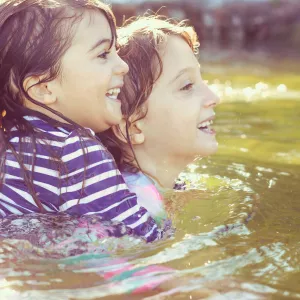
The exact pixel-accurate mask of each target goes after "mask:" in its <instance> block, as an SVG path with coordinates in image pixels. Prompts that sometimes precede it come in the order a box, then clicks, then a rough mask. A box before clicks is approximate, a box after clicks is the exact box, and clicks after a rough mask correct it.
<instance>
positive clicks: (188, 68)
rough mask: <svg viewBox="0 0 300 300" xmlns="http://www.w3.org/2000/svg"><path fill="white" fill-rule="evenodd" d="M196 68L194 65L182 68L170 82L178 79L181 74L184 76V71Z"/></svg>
mask: <svg viewBox="0 0 300 300" xmlns="http://www.w3.org/2000/svg"><path fill="white" fill-rule="evenodd" d="M194 69H195V68H193V67H187V68H183V69H182V70H180V71H179V72H178V73H177V75H176V76H175V78H173V79H172V80H171V81H170V84H171V83H173V82H174V81H176V80H177V79H178V78H179V77H180V76H182V75H183V74H184V73H187V72H190V71H194Z"/></svg>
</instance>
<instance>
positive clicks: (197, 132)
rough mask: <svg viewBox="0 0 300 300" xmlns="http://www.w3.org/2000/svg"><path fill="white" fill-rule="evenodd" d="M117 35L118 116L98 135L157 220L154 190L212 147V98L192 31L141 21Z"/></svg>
mask: <svg viewBox="0 0 300 300" xmlns="http://www.w3.org/2000/svg"><path fill="white" fill-rule="evenodd" d="M118 36H119V43H120V51H119V55H120V56H121V57H122V59H123V60H124V61H126V62H127V64H128V65H129V73H128V74H127V75H126V76H125V85H124V88H123V89H122V92H121V94H120V99H121V101H122V111H123V115H124V118H123V120H122V121H121V123H120V124H119V125H117V126H113V127H112V129H110V130H108V131H107V132H105V133H103V134H101V138H102V140H103V142H104V143H105V144H106V145H107V147H108V149H109V150H110V151H111V153H113V155H114V157H115V160H116V162H117V164H118V165H119V168H120V169H121V170H122V172H123V176H124V177H125V180H126V182H127V184H128V186H129V188H130V189H131V190H132V191H134V192H136V193H137V195H138V200H139V201H140V203H142V205H143V206H144V207H147V209H148V210H149V211H150V212H151V213H152V215H154V216H156V217H157V218H158V219H161V218H163V217H164V210H163V208H162V202H161V195H160V193H159V190H160V188H173V187H174V182H175V179H176V178H177V177H178V175H179V173H180V172H181V171H182V170H183V169H184V168H185V167H186V165H187V164H189V163H191V162H192V161H193V160H194V159H196V158H197V157H199V156H200V157H203V156H208V155H211V154H213V153H215V152H216V150H217V147H218V143H217V141H216V138H215V131H214V130H213V129H212V128H211V127H210V125H211V124H212V122H213V119H214V116H215V113H214V107H215V106H216V105H217V104H218V103H219V99H218V97H217V96H216V95H215V94H214V93H213V92H212V91H210V89H209V88H208V87H207V85H206V84H205V82H204V81H203V79H202V78H201V73H200V68H199V63H198V60H197V58H196V55H195V54H196V53H197V50H198V47H199V43H198V39H197V35H196V33H195V31H194V29H193V28H192V27H189V26H186V25H185V24H184V23H182V22H181V23H176V22H171V21H168V20H165V19H163V18H161V17H141V18H137V19H136V20H134V21H132V22H129V24H128V25H126V26H124V27H123V28H121V29H120V30H119V32H118ZM176 188H179V186H176ZM153 199H156V200H157V201H153Z"/></svg>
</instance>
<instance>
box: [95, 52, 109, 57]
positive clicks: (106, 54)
mask: <svg viewBox="0 0 300 300" xmlns="http://www.w3.org/2000/svg"><path fill="white" fill-rule="evenodd" d="M109 54H110V51H105V52H103V53H101V54H100V55H98V56H97V57H99V58H102V59H107V56H108V55H109Z"/></svg>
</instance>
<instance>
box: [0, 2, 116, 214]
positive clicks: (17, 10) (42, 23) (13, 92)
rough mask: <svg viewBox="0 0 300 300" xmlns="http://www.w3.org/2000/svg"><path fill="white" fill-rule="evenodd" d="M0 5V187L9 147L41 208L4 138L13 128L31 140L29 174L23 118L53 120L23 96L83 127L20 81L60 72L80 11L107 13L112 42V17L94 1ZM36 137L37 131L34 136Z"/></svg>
mask: <svg viewBox="0 0 300 300" xmlns="http://www.w3.org/2000/svg"><path fill="white" fill-rule="evenodd" d="M0 3H1V4H0V172H1V173H0V174H1V176H0V177H2V178H0V186H1V183H3V177H4V172H5V169H4V168H5V151H6V150H7V149H10V150H11V151H12V152H13V153H14V155H15V157H16V159H17V161H18V162H19V164H20V166H21V168H22V169H23V171H24V172H23V174H24V181H25V184H26V185H27V186H28V189H29V191H30V193H31V195H32V197H33V198H34V201H35V202H36V204H37V205H38V206H39V207H40V209H41V210H43V207H42V205H41V203H40V201H39V200H38V197H37V196H36V194H35V192H34V188H33V180H32V176H30V174H29V172H28V170H26V168H25V167H24V165H23V163H22V155H21V153H17V152H16V151H15V150H14V147H13V146H12V144H11V143H10V142H9V140H10V131H11V129H12V128H13V127H15V128H17V130H18V131H19V132H21V134H20V136H27V137H30V138H31V140H32V154H33V159H32V170H33V171H32V172H34V161H35V152H36V151H35V149H36V131H35V129H34V128H33V127H32V126H31V124H30V123H29V122H28V121H26V120H25V119H24V118H23V116H25V115H29V116H38V117H40V118H41V119H44V120H46V121H47V122H50V123H51V124H53V125H54V126H55V125H57V124H58V122H57V121H55V120H53V119H51V118H49V117H47V116H46V115H44V114H42V113H39V112H37V111H34V110H31V109H29V108H26V107H25V106H24V99H28V100H29V101H31V102H33V103H34V104H36V105H38V106H40V107H43V108H44V109H47V110H48V111H50V112H52V113H54V114H55V115H56V116H58V117H61V118H62V119H63V120H65V121H66V122H68V124H69V126H70V127H72V128H74V129H76V128H78V129H79V130H80V129H82V128H81V126H80V125H78V124H76V123H74V122H73V121H72V120H70V119H68V118H66V117H65V116H63V115H62V114H60V113H59V112H57V111H54V110H52V109H50V108H49V107H47V106H46V105H43V104H41V103H39V102H37V101H35V100H34V99H32V98H31V97H30V96H29V94H28V91H26V90H25V89H24V87H23V82H24V80H25V79H26V78H28V77H29V76H33V75H34V76H45V77H44V79H43V80H42V82H48V81H51V80H53V79H54V78H57V76H59V75H60V71H61V58H62V56H63V55H64V53H65V52H66V50H67V49H68V48H69V47H70V45H71V42H72V39H73V36H74V33H75V30H74V28H75V25H76V24H77V23H78V22H80V21H81V19H82V17H83V14H84V12H86V11H94V12H95V11H96V12H100V13H102V14H103V15H104V16H105V17H106V19H107V21H108V23H109V25H110V28H111V31H112V43H111V46H112V45H113V43H114V40H115V38H116V26H115V18H114V15H113V13H112V11H111V10H110V8H109V7H108V6H107V5H106V4H103V3H102V2H100V1H98V0H5V1H2V2H0ZM99 30H101V28H99ZM4 115H5V116H4ZM82 131H83V129H82ZM39 134H40V133H39ZM41 138H43V137H42V134H40V135H39V139H41ZM21 145H22V139H20V147H21ZM20 149H22V148H20ZM20 152H22V151H20ZM30 177H31V178H30Z"/></svg>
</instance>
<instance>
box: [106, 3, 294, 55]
mask: <svg viewBox="0 0 300 300" xmlns="http://www.w3.org/2000/svg"><path fill="white" fill-rule="evenodd" d="M109 2H110V3H111V4H112V8H113V11H114V13H115V15H116V17H117V22H118V25H121V24H122V22H123V21H124V19H127V18H128V17H131V16H136V15H141V14H144V13H145V12H146V11H149V10H150V11H152V12H154V13H156V12H158V13H159V14H163V15H167V16H169V17H172V18H176V19H179V20H182V19H188V20H190V22H191V24H192V25H193V26H194V27H195V29H196V31H197V33H198V36H199V39H200V41H201V47H202V48H203V49H205V48H207V47H209V48H210V49H212V48H214V49H219V50H222V51H226V50H227V51H228V50H231V51H233V50H238V51H240V50H244V51H255V52H261V51H264V52H270V54H272V55H276V54H277V55H278V54H280V55H282V54H285V55H289V56H293V57H298V56H299V54H300V51H299V50H300V1H299V0H184V1H182V0H109Z"/></svg>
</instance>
